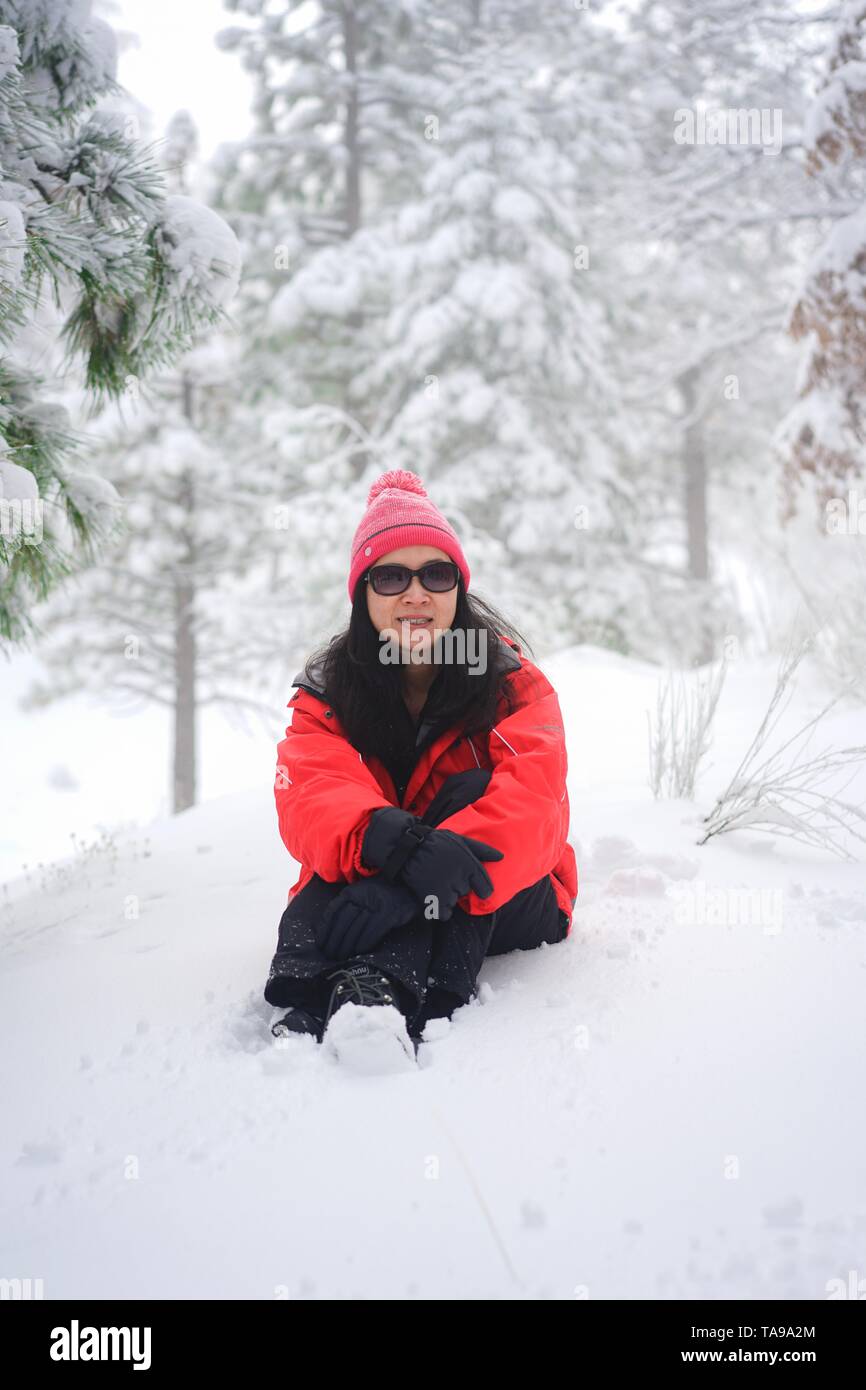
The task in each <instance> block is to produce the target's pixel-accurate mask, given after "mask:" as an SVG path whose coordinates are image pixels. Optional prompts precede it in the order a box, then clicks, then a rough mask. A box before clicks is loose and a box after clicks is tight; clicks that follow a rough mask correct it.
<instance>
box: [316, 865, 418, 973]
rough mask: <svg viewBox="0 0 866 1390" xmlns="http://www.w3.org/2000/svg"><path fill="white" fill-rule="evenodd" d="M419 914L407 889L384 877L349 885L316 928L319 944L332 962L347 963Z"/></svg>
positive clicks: (330, 906)
mask: <svg viewBox="0 0 866 1390" xmlns="http://www.w3.org/2000/svg"><path fill="white" fill-rule="evenodd" d="M417 913H418V903H417V902H416V900H415V897H414V895H413V894H412V893H410V892H409V890H408V888H404V887H402V885H401V884H399V883H388V882H386V881H385V880H383V878H382V876H381V874H377V875H376V876H375V877H374V878H362V879H359V880H358V881H357V882H356V883H349V884H347V885H346V887H345V888H344V889H342V891H341V892H339V893H338V894H337V895H336V897H334V898H333V899H332V900H331V902H329V903H328V906H327V907H326V908H325V911H324V912H323V913H322V916H321V919H320V920H319V922H318V923H317V925H316V945H317V947H318V948H319V950H320V951H321V952H322V955H324V956H327V957H328V958H329V960H347V959H348V958H349V957H350V956H363V955H366V954H367V952H368V951H373V950H375V948H376V947H377V946H378V945H379V942H380V941H383V940H384V938H385V937H386V936H387V935H388V933H389V931H393V930H394V928H395V927H402V926H403V925H404V924H405V923H406V922H408V921H409V920H410V919H411V918H412V917H414V916H416V914H417Z"/></svg>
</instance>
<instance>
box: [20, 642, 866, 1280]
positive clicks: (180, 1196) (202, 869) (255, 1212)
mask: <svg viewBox="0 0 866 1390" xmlns="http://www.w3.org/2000/svg"><path fill="white" fill-rule="evenodd" d="M540 664H542V665H543V667H544V669H545V671H546V672H547V674H548V675H549V676H550V678H551V680H552V681H553V683H554V685H555V686H556V688H557V691H558V692H559V695H560V700H561V703H562V707H563V711H564V714H565V719H566V725H567V730H568V739H569V768H570V773H569V795H570V800H571V808H572V839H573V842H574V844H575V848H576V851H577V859H578V870H579V874H580V893H579V897H578V904H577V908H576V913H575V921H574V927H573V930H572V934H571V936H570V938H569V939H568V940H567V941H566V942H564V943H562V944H561V945H558V946H551V947H542V948H541V949H540V950H538V951H535V952H514V953H513V954H511V955H510V956H506V957H499V958H495V959H491V960H489V961H487V962H486V963H485V966H484V968H483V971H482V976H481V979H482V982H483V983H482V988H481V993H480V997H479V999H478V1000H476V1001H475V1002H474V1003H473V1004H471V1005H470V1006H468V1007H467V1008H465V1009H462V1010H460V1011H458V1013H456V1014H455V1016H454V1019H453V1021H452V1023H451V1025H450V1026H449V1025H448V1024H447V1023H445V1024H441V1023H437V1024H435V1025H431V1029H430V1033H431V1034H435V1036H433V1037H432V1040H431V1041H430V1042H429V1043H425V1045H424V1046H423V1047H422V1049H421V1062H422V1065H421V1067H420V1068H419V1070H418V1071H417V1072H415V1073H413V1074H409V1075H405V1076H394V1077H359V1076H356V1075H349V1074H347V1073H345V1072H343V1071H341V1070H340V1068H339V1066H338V1065H337V1064H336V1063H335V1062H334V1061H333V1059H331V1058H329V1057H328V1056H327V1055H325V1053H324V1051H323V1049H322V1048H321V1047H319V1046H317V1044H316V1043H315V1042H314V1041H313V1040H312V1039H308V1038H290V1039H286V1040H284V1041H281V1042H276V1041H275V1040H274V1039H273V1038H272V1037H271V1035H270V1033H269V1023H270V1022H271V1020H272V1019H273V1018H275V1017H277V1016H278V1013H279V1011H278V1010H274V1009H272V1008H270V1007H269V1006H268V1005H267V1004H265V1002H264V1000H263V998H262V993H261V992H262V988H263V985H264V981H265V977H266V972H267V966H268V963H269V960H270V956H271V953H272V951H273V948H274V945H275V940H276V927H277V922H278V920H279V917H280V915H281V913H282V910H283V907H284V906H285V900H286V895H287V892H288V888H289V886H290V884H291V883H292V882H294V880H295V878H296V877H297V870H296V866H295V865H294V863H293V862H292V861H291V860H289V858H288V856H287V854H286V851H285V849H284V847H283V845H282V843H281V841H280V839H279V836H278V832H277V825H276V813H275V810H274V805H273V793H272V778H271V776H270V774H269V775H268V777H267V778H263V779H262V782H261V784H260V785H256V786H254V787H252V788H250V790H248V791H245V792H242V793H233V794H230V795H224V796H221V797H219V798H218V799H216V800H212V801H208V802H206V803H205V804H203V805H201V806H199V807H197V808H196V809H195V810H193V811H190V812H187V813H185V814H184V815H181V816H178V817H175V818H173V819H172V818H168V819H162V820H160V821H157V822H155V823H154V824H152V825H150V826H148V827H146V828H142V829H139V830H138V831H135V832H131V833H130V832H127V833H125V835H124V836H122V837H120V838H119V843H118V849H117V852H116V854H114V853H113V852H111V851H110V850H106V851H105V852H103V853H101V854H96V855H92V856H90V857H89V858H88V859H79V860H77V861H76V860H75V859H72V860H66V861H64V862H62V863H57V864H55V865H54V866H52V867H51V869H50V870H49V871H47V874H46V876H45V877H46V881H45V882H44V884H43V885H40V884H39V883H38V882H37V878H36V877H35V876H34V875H33V874H31V875H30V876H29V877H28V878H19V879H17V880H15V881H14V882H13V883H11V884H10V885H8V888H7V890H6V897H5V899H3V898H0V901H4V902H5V904H6V905H5V906H4V907H3V909H2V916H0V922H2V935H0V944H2V976H0V991H2V993H0V1006H2V1016H3V1020H4V1027H5V1036H6V1045H5V1047H4V1048H3V1051H2V1061H0V1068H2V1089H3V1096H4V1117H5V1123H4V1126H3V1134H2V1161H3V1167H4V1181H3V1183H2V1198H0V1202H2V1221H0V1225H2V1231H3V1237H2V1268H0V1275H3V1276H5V1277H7V1278H8V1277H19V1278H27V1277H30V1278H41V1279H42V1280H43V1289H44V1296H45V1297H46V1298H63V1297H84V1298H102V1297H121V1298H136V1297H143V1298H194V1297H205V1298H265V1299H270V1298H274V1297H287V1298H324V1297H336V1298H412V1297H419V1298H420V1297H429V1298H454V1297H456V1298H480V1297H493V1298H505V1299H514V1298H530V1299H535V1298H554V1299H572V1298H584V1297H589V1298H592V1299H604V1298H686V1297H698V1298H716V1297H722V1298H735V1297H746V1298H777V1297H781V1298H815V1299H823V1298H826V1297H827V1296H828V1281H830V1280H833V1279H839V1280H843V1281H846V1280H848V1278H849V1271H851V1270H856V1271H857V1272H858V1275H859V1277H860V1278H863V1277H864V1276H866V1124H864V1118H863V1104H862V1097H863V1093H864V1063H866V1010H864V1008H863V998H864V985H866V974H864V971H866V942H864V928H866V875H864V869H863V864H862V863H857V864H849V863H843V862H841V861H840V860H838V859H835V858H833V857H831V856H830V854H829V853H828V854H822V853H819V852H818V851H815V850H810V849H806V848H803V847H800V846H798V845H796V844H795V843H793V842H791V841H787V840H784V841H777V840H774V839H773V838H771V837H769V836H765V835H761V834H759V833H757V832H754V833H748V834H747V833H745V832H741V833H738V834H736V835H734V836H730V837H727V838H726V839H724V840H720V841H714V842H710V843H709V844H708V845H706V846H704V847H700V848H699V847H698V846H697V845H696V843H695V841H696V840H697V839H698V837H699V826H700V817H701V815H702V814H703V813H704V812H706V811H708V810H709V809H710V807H711V805H712V801H713V799H714V796H715V794H716V792H717V791H718V790H719V789H720V788H721V786H722V785H723V783H724V781H725V780H726V779H727V776H728V775H729V774H730V772H731V771H732V770H733V768H734V766H735V765H736V763H737V762H738V761H739V757H740V755H741V753H742V752H743V751H744V749H745V746H746V745H747V744H748V742H749V741H750V739H751V736H752V733H753V732H754V729H755V727H756V725H757V723H758V721H759V719H760V716H761V714H762V713H763V710H764V707H765V704H766V700H767V698H768V696H769V693H770V691H771V688H772V684H773V677H774V672H775V666H776V663H775V661H772V660H769V659H768V660H764V661H761V662H755V661H741V662H739V663H736V664H735V665H734V667H733V669H732V671H731V673H730V675H729V677H728V683H727V687H726V690H725V692H724V693H723V696H722V701H721V705H720V711H719V716H718V735H717V739H716V742H715V744H714V747H713V750H712V752H711V754H710V757H709V759H708V763H709V767H708V768H707V769H706V770H705V772H704V773H703V775H702V777H701V780H700V784H699V794H698V797H697V799H696V801H695V802H694V803H687V802H682V801H678V802H663V803H656V802H654V801H653V799H652V796H651V793H650V792H649V789H648V787H647V784H646V766H647V757H646V715H645V710H646V709H648V708H650V707H651V706H653V705H654V701H655V689H656V682H657V678H658V673H657V672H656V671H655V670H654V669H652V668H650V667H648V666H642V665H640V664H639V663H636V662H632V661H628V660H625V659H623V658H620V657H618V656H615V655H611V654H608V653H604V652H600V651H598V650H595V649H592V648H583V647H581V648H573V649H571V650H569V651H566V652H563V653H561V654H560V655H558V656H557V657H556V658H553V659H550V660H548V661H545V662H543V663H540ZM287 698H288V697H287ZM824 698H825V691H824V690H823V688H822V686H821V683H820V681H819V679H818V677H817V675H816V674H815V672H814V671H813V670H811V669H809V670H807V671H806V672H805V673H804V675H803V677H802V678H801V680H800V682H799V687H798V697H797V703H796V707H795V708H793V709H792V712H791V717H792V719H794V720H796V718H797V716H799V717H800V718H801V719H805V718H806V717H808V715H810V714H811V713H814V711H815V710H816V709H817V708H818V707H819V705H820V704H821V703H823V700H824ZM864 733H866V711H863V710H862V709H858V708H857V707H855V706H853V705H852V706H850V707H848V708H847V710H845V711H840V712H835V713H834V714H833V715H832V716H831V718H830V719H829V720H828V723H827V729H826V732H825V735H824V741H830V740H831V739H832V741H833V742H836V743H840V744H841V743H854V742H866V738H864ZM259 751H260V750H259ZM274 755H275V747H274ZM859 793H860V799H862V798H863V797H864V796H866V785H864V779H861V782H860V784H859ZM854 794H855V788H849V789H848V796H849V797H850V798H851V799H855V795H854ZM737 888H743V889H751V890H754V893H755V895H756V896H755V897H754V898H753V899H752V900H750V901H751V902H752V906H753V907H755V908H756V912H755V913H754V914H753V916H752V920H751V921H746V922H741V923H737V922H736V921H733V920H731V917H732V913H733V904H734V902H735V899H734V896H733V894H732V892H731V890H735V889H737ZM761 895H763V896H761ZM714 907H715V909H716V911H715V914H714V912H713V908H714ZM707 909H708V910H707ZM726 918H727V920H726ZM720 919H721V920H720Z"/></svg>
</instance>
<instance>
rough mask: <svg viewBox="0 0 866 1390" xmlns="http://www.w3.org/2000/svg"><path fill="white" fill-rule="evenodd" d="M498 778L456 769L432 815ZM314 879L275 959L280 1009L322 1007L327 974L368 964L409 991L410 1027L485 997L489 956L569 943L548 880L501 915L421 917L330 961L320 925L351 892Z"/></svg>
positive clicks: (298, 901) (269, 989)
mask: <svg viewBox="0 0 866 1390" xmlns="http://www.w3.org/2000/svg"><path fill="white" fill-rule="evenodd" d="M491 775H492V774H491V773H490V772H489V771H487V770H486V769H484V768H470V769H468V770H467V771H465V772H456V773H454V774H453V775H452V776H451V777H449V778H448V779H447V781H446V782H445V783H443V785H442V787H441V788H440V789H439V791H438V793H437V794H436V796H435V797H434V798H433V800H432V802H431V803H430V805H429V806H428V808H427V810H426V811H425V813H424V815H423V816H421V817H419V819H420V820H422V821H424V822H425V823H426V824H427V825H438V824H439V823H440V822H441V821H443V820H445V819H446V818H447V817H448V816H451V815H453V814H454V812H455V811H460V810H462V809H463V807H464V806H468V805H469V804H470V803H471V802H473V801H475V800H476V799H477V798H478V797H479V796H481V795H482V793H483V792H484V789H485V788H486V786H487V783H488V781H489V780H490V777H491ZM345 886H346V885H345V883H342V882H340V883H329V882H327V880H325V879H323V878H320V877H319V875H318V874H314V875H313V877H312V878H311V879H310V881H309V883H308V884H306V885H305V887H304V888H302V889H301V891H300V893H297V894H296V895H295V897H294V898H293V899H292V901H291V902H290V903H289V905H288V906H287V908H286V910H285V912H284V913H283V916H282V918H281V920H280V925H279V935H278V940H277V949H276V953H275V955H274V958H273V961H272V962H271V968H270V972H269V974H268V981H267V984H266V986H265V991H264V995H265V999H266V1000H267V1001H268V1003H269V1004H275V1005H278V1006H280V1007H289V1006H297V1007H300V1008H304V1007H307V1008H315V1007H316V1006H318V1005H320V1004H321V1002H322V1000H323V998H324V999H325V1000H327V997H328V993H329V988H330V987H329V986H328V984H327V977H328V974H329V973H333V972H335V971H337V970H339V969H342V968H343V967H345V966H346V965H354V964H356V963H358V962H360V961H366V962H368V963H369V964H370V965H372V966H373V967H374V968H375V969H377V970H381V971H382V972H383V973H384V974H386V975H387V976H388V977H389V979H391V980H394V981H396V982H397V983H398V985H400V986H402V988H403V1002H404V1003H405V1005H406V1013H407V1017H408V1018H409V1020H410V1022H414V1023H415V1024H416V1025H417V1024H418V1023H419V1022H426V1021H427V1019H429V1018H442V1017H450V1016H451V1014H452V1013H453V1011H454V1009H456V1008H458V1007H459V1005H461V1004H465V1003H467V1002H468V1001H469V1000H470V999H471V998H472V997H473V996H474V995H475V994H476V992H477V977H478V972H479V970H480V968H481V963H482V961H483V960H484V958H485V956H495V955H503V954H505V952H507V951H514V950H524V951H526V950H531V949H533V948H534V947H536V946H540V945H541V943H542V942H544V941H546V942H548V943H550V944H551V945H552V944H554V943H555V942H558V941H562V940H563V939H564V937H565V936H566V933H567V930H568V917H567V916H566V914H565V913H564V912H563V911H562V909H561V908H560V907H559V904H558V903H557V901H556V895H555V893H554V891H553V885H552V883H551V881H550V878H549V876H548V875H546V874H545V876H544V878H542V879H539V881H538V882H537V883H534V884H530V885H529V887H528V888H524V889H522V890H521V891H520V892H519V893H515V894H514V896H513V897H512V898H510V899H509V900H508V902H507V903H503V905H502V906H501V907H500V908H498V909H497V910H496V911H495V912H490V913H485V914H484V915H482V916H471V915H470V914H469V913H467V912H464V911H463V909H462V908H459V907H455V909H454V912H453V913H452V915H451V917H450V918H449V919H448V920H447V921H445V922H440V921H436V920H429V919H427V918H425V916H424V909H423V907H421V906H420V905H419V909H418V915H417V916H416V917H413V918H411V920H410V921H409V922H407V923H406V924H405V925H404V926H402V927H397V928H395V929H394V930H393V931H391V932H389V933H388V935H387V936H386V937H385V939H384V940H383V941H381V942H380V943H379V945H378V946H377V947H376V948H375V949H374V950H373V951H369V952H367V953H366V954H364V955H359V956H353V957H352V958H351V960H350V961H334V960H330V959H329V958H328V957H327V956H324V955H322V953H321V952H320V951H319V950H318V948H317V947H316V941H315V926H316V923H317V922H318V920H319V919H320V916H321V914H322V913H323V912H324V910H325V908H326V907H327V905H328V903H329V902H330V901H331V900H332V898H334V897H335V896H336V895H337V894H338V893H340V892H341V891H342V889H343V888H345Z"/></svg>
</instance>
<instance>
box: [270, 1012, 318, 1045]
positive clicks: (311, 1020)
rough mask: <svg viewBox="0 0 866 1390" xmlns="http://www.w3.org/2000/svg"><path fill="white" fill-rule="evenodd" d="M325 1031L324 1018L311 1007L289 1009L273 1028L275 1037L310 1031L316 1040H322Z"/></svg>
mask: <svg viewBox="0 0 866 1390" xmlns="http://www.w3.org/2000/svg"><path fill="white" fill-rule="evenodd" d="M323 1031H324V1026H323V1023H322V1020H321V1019H320V1018H318V1017H317V1016H316V1014H314V1013H311V1012H310V1010H309V1009H289V1012H288V1013H287V1014H285V1015H284V1016H283V1017H282V1018H279V1019H277V1021H276V1023H275V1024H274V1025H273V1026H272V1028H271V1032H272V1033H273V1035H274V1037H275V1038H285V1037H287V1036H288V1034H289V1033H308V1034H310V1035H311V1036H312V1037H314V1038H315V1039H316V1042H321V1041H322V1033H323Z"/></svg>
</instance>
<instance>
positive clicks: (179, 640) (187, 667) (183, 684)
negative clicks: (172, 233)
mask: <svg viewBox="0 0 866 1390" xmlns="http://www.w3.org/2000/svg"><path fill="white" fill-rule="evenodd" d="M183 413H184V416H185V417H186V419H187V420H188V421H189V422H190V423H192V383H191V382H190V381H189V380H188V378H186V377H184V379H183ZM178 501H179V503H180V506H181V507H182V508H183V510H184V512H185V513H186V515H187V516H189V517H190V519H191V518H192V516H193V512H194V507H195V490H194V487H193V479H192V476H191V475H190V474H189V473H185V474H184V475H183V476H182V478H181V480H180V492H179V496H178ZM195 558H196V557H195V542H194V540H193V538H192V535H189V536H188V538H187V544H186V551H185V554H184V556H183V558H182V560H181V563H180V565H179V567H178V573H177V577H176V580H175V585H174V763H173V768H174V814H175V815H177V813H178V812H179V811H186V810H187V809H188V808H189V807H190V806H194V805H195V803H196V791H197V788H196V638H195V596H196V591H195Z"/></svg>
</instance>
